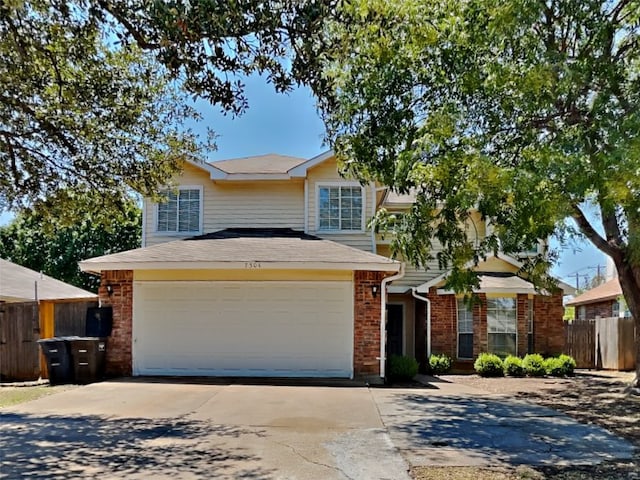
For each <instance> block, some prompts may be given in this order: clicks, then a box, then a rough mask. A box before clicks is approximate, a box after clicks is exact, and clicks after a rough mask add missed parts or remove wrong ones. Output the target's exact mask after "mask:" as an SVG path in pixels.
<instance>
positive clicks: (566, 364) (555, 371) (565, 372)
mask: <svg viewBox="0 0 640 480" xmlns="http://www.w3.org/2000/svg"><path fill="white" fill-rule="evenodd" d="M544 362H545V368H546V370H547V375H552V376H554V377H568V376H571V375H573V370H574V369H575V368H576V361H575V360H574V359H573V358H572V357H570V356H569V355H560V356H559V357H550V358H547V359H546V360H545V361H544Z"/></svg>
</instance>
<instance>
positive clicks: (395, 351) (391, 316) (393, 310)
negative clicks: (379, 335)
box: [387, 304, 404, 358]
mask: <svg viewBox="0 0 640 480" xmlns="http://www.w3.org/2000/svg"><path fill="white" fill-rule="evenodd" d="M403 323H404V308H403V306H402V305H400V304H389V305H387V358H389V357H390V356H391V355H402V354H403V351H402V335H403V328H402V327H403Z"/></svg>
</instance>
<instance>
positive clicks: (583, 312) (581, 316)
mask: <svg viewBox="0 0 640 480" xmlns="http://www.w3.org/2000/svg"><path fill="white" fill-rule="evenodd" d="M586 319H587V306H586V305H579V306H578V320H586Z"/></svg>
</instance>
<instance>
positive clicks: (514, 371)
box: [502, 355, 525, 377]
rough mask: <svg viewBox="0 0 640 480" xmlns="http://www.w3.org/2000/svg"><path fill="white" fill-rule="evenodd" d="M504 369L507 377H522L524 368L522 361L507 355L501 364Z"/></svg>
mask: <svg viewBox="0 0 640 480" xmlns="http://www.w3.org/2000/svg"><path fill="white" fill-rule="evenodd" d="M502 366H503V368H504V374H505V375H507V376H509V377H522V376H524V373H525V372H524V367H523V366H522V359H521V358H520V357H515V356H513V355H509V356H508V357H507V358H505V359H504V360H503V362H502Z"/></svg>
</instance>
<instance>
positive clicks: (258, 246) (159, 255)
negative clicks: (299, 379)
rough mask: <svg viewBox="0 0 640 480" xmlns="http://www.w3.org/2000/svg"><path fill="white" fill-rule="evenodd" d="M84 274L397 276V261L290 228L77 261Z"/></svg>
mask: <svg viewBox="0 0 640 480" xmlns="http://www.w3.org/2000/svg"><path fill="white" fill-rule="evenodd" d="M80 268H81V269H82V270H83V271H85V272H86V271H89V272H100V271H102V270H158V269H187V270H193V269H198V270H200V269H296V270H374V271H386V272H397V271H398V270H399V269H400V262H398V261H395V260H391V259H389V258H387V257H383V256H380V255H375V254H373V253H369V252H365V251H363V250H358V249H356V248H353V247H349V246H347V245H343V244H340V243H336V242H333V241H330V240H325V239H322V238H319V237H315V236H313V235H307V234H305V233H303V232H299V231H296V230H291V229H253V228H236V229H226V230H221V231H219V232H214V233H209V234H206V235H201V236H198V237H192V238H187V239H184V240H175V241H173V242H166V243H161V244H158V245H153V246H150V247H144V248H138V249H135V250H129V251H126V252H121V253H115V254H112V255H104V256H102V257H95V258H90V259H88V260H85V261H83V262H80Z"/></svg>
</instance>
